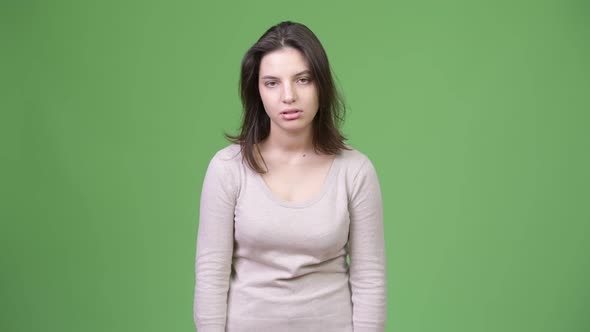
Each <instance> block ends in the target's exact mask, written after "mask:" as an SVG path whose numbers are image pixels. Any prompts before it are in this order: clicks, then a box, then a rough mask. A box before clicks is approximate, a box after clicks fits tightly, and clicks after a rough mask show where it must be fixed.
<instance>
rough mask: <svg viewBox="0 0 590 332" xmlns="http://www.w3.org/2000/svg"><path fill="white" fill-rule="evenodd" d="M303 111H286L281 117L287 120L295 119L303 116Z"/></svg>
mask: <svg viewBox="0 0 590 332" xmlns="http://www.w3.org/2000/svg"><path fill="white" fill-rule="evenodd" d="M301 113H303V111H301V110H295V111H285V112H282V113H281V117H283V119H285V120H295V119H298V118H299V117H300V116H301Z"/></svg>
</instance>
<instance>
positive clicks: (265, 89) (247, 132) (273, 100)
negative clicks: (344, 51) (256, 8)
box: [225, 21, 346, 173]
mask: <svg viewBox="0 0 590 332" xmlns="http://www.w3.org/2000/svg"><path fill="white" fill-rule="evenodd" d="M239 90H240V97H241V100H242V106H243V118H242V120H243V121H242V127H241V133H240V134H239V135H237V136H232V135H228V134H225V136H226V137H227V138H228V139H229V140H230V141H232V142H234V143H239V144H240V145H241V146H242V154H243V156H244V158H245V159H246V160H247V162H248V164H249V165H250V167H251V168H253V169H254V170H256V171H258V172H261V173H262V172H264V170H263V169H262V167H261V166H260V165H258V163H257V162H256V159H255V158H254V152H253V146H254V144H256V143H258V142H260V141H262V140H264V139H266V138H267V137H268V135H269V134H270V131H271V127H272V128H273V130H286V131H294V132H295V131H309V133H310V134H311V135H312V142H313V147H314V149H315V150H316V151H317V152H323V153H328V154H337V153H339V152H340V150H341V149H346V146H345V144H344V141H345V140H346V137H344V136H343V135H342V134H341V133H340V131H339V129H338V127H339V126H340V124H341V123H342V121H343V119H344V113H345V105H344V103H343V102H342V99H341V96H340V95H339V94H338V91H337V89H336V86H335V84H334V80H333V78H332V73H331V68H330V64H329V62H328V57H327V55H326V53H325V51H324V48H323V46H322V45H321V43H320V41H319V40H318V38H317V37H316V36H315V34H314V33H313V32H312V31H311V30H309V29H308V28H307V27H306V26H305V25H303V24H299V23H294V22H291V21H286V22H281V23H279V24H277V25H275V26H273V27H271V28H270V29H268V30H267V31H266V32H265V33H264V34H263V35H262V36H261V37H260V38H259V39H258V41H257V42H256V43H255V44H254V45H253V46H252V47H250V49H249V50H248V51H247V52H246V54H245V55H244V58H243V59H242V65H241V74H240V84H239ZM293 108H295V109H299V110H301V111H302V112H301V113H299V115H298V116H296V115H283V114H281V112H282V111H284V110H288V109H293ZM293 117H298V118H297V119H294V120H290V119H291V118H293Z"/></svg>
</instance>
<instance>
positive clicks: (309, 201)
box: [254, 154, 341, 208]
mask: <svg viewBox="0 0 590 332" xmlns="http://www.w3.org/2000/svg"><path fill="white" fill-rule="evenodd" d="M340 158H341V154H336V156H335V158H334V160H332V163H331V164H330V169H329V170H328V174H327V175H326V177H325V178H324V183H323V184H322V187H321V188H320V191H319V192H317V193H316V194H315V195H313V196H312V197H310V198H308V199H306V200H304V201H300V202H291V201H287V200H284V199H282V198H281V197H279V196H277V195H276V194H275V193H274V192H273V191H272V190H271V189H270V188H269V187H268V185H267V184H266V182H265V181H264V179H263V178H262V174H260V173H258V172H256V171H254V173H255V177H256V179H257V181H258V183H259V184H260V186H261V187H262V190H263V191H264V193H265V194H266V196H267V197H268V198H269V199H271V200H272V201H274V202H275V203H277V204H279V205H281V206H284V207H288V208H304V207H308V206H310V205H312V204H314V203H316V202H318V201H319V200H320V199H322V197H324V195H325V194H326V192H327V191H328V189H330V187H332V183H333V182H334V177H335V176H336V171H337V168H338V165H339V164H340Z"/></svg>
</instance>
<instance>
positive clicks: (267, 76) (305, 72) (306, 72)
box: [261, 69, 311, 79]
mask: <svg viewBox="0 0 590 332" xmlns="http://www.w3.org/2000/svg"><path fill="white" fill-rule="evenodd" d="M303 74H311V71H310V70H309V69H306V70H304V71H302V72H299V73H297V74H295V75H293V77H295V76H299V75H303ZM265 78H275V79H278V77H275V76H270V75H265V76H262V77H261V79H265Z"/></svg>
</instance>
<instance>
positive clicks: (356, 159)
mask: <svg viewBox="0 0 590 332" xmlns="http://www.w3.org/2000/svg"><path fill="white" fill-rule="evenodd" d="M345 145H346V147H348V148H349V149H350V150H345V149H342V150H341V156H340V158H341V160H342V164H343V165H344V166H345V167H346V168H347V169H348V170H349V171H350V172H351V173H352V174H356V173H357V172H358V170H360V168H361V167H363V166H364V165H366V164H367V163H368V164H372V162H371V158H370V157H369V156H368V155H367V154H366V153H364V152H362V151H360V150H359V149H357V148H355V147H353V146H351V145H350V144H345Z"/></svg>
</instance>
